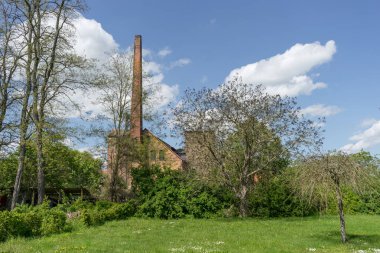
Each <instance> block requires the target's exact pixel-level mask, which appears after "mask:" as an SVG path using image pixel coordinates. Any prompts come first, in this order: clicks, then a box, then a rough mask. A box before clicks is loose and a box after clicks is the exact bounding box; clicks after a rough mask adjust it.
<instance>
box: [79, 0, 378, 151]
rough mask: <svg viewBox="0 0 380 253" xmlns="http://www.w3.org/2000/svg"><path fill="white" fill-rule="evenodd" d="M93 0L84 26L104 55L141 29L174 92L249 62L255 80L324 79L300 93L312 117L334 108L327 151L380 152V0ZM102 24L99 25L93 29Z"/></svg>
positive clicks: (215, 81)
mask: <svg viewBox="0 0 380 253" xmlns="http://www.w3.org/2000/svg"><path fill="white" fill-rule="evenodd" d="M87 4H88V7H89V8H88V10H87V11H86V12H85V13H84V17H85V19H86V20H87V19H88V20H87V21H88V22H89V23H86V22H82V23H80V24H77V26H79V27H80V29H81V30H82V36H81V38H82V39H83V38H86V36H89V37H91V39H92V40H93V43H95V44H96V43H97V45H98V47H93V48H95V49H96V50H97V51H96V52H94V55H96V53H99V50H103V49H104V50H105V49H115V48H119V49H126V48H128V47H130V46H131V45H132V43H133V38H134V35H135V34H141V35H142V36H143V47H144V49H146V50H148V51H147V52H149V53H148V54H146V56H145V60H146V61H150V62H151V63H152V64H151V65H150V67H149V68H150V69H151V70H152V71H153V73H155V74H157V76H159V77H158V80H159V81H160V82H161V83H163V85H164V86H163V87H165V89H163V90H162V91H163V92H164V93H165V92H169V93H170V92H172V95H173V94H174V96H171V97H170V96H169V98H168V100H174V99H175V98H176V97H178V96H180V95H181V93H182V92H183V91H184V90H185V89H186V88H188V87H192V88H200V87H202V86H207V87H210V88H214V87H216V86H217V85H219V84H221V83H223V82H224V81H225V79H226V78H227V77H228V76H229V75H230V73H231V71H233V70H235V69H238V68H242V69H240V71H244V72H245V74H246V75H247V77H246V79H245V80H247V81H257V82H266V81H267V80H271V78H272V77H273V78H277V77H278V79H279V80H272V83H270V82H271V81H269V84H268V85H269V86H270V87H271V88H272V89H274V90H275V89H276V88H281V87H282V88H284V87H287V88H289V89H291V88H294V87H306V86H307V85H309V88H310V87H314V88H312V90H310V89H309V90H308V89H303V90H302V91H299V92H293V94H292V95H297V97H298V101H299V103H300V105H301V106H302V107H303V108H308V110H305V111H304V112H305V113H306V112H308V113H309V116H313V115H326V116H327V117H326V120H327V122H326V125H325V129H326V133H325V137H326V140H325V148H326V149H339V148H341V147H345V149H349V150H351V151H357V150H359V149H361V148H364V149H365V150H369V151H371V152H374V153H380V110H379V108H380V99H378V97H379V94H380V85H379V84H378V82H379V80H380V58H379V55H380V1H375V0H374V1H369V0H368V1H350V0H347V1H331V0H330V1H322V0H319V1H304V0H302V1H301V0H299V1H296V0H292V1H290V0H288V1H280V0H278V1H271V0H262V1H257V0H252V1H243V0H234V1H211V0H210V1H205V0H203V1H199V0H193V1H178V0H177V1H174V0H172V1H169V0H167V1H165V0H162V1H157V0H149V1H148V0H138V1H121V0H119V1H100V0H89V1H88V2H87ZM87 24H89V25H87ZM94 24H97V25H98V27H96V28H94V30H91V29H90V27H91V25H94ZM100 25H101V27H99V26H100ZM87 28H88V30H89V31H88V32H86V31H87V30H86V29H87ZM98 35H99V36H98ZM110 36H111V37H110ZM318 42H319V43H318ZM102 43H103V44H104V47H103V44H102ZM296 44H298V46H295V45H296ZM83 45H84V44H83ZM86 45H87V44H86ZM91 45H92V44H91V43H89V44H88V47H90V46H91ZM95 49H92V50H95ZM87 50H88V51H90V49H89V48H88V49H87ZM286 52H287V53H286ZM89 54H91V53H89ZM260 61H261V62H260ZM257 62H260V64H255V63H257ZM288 62H290V63H289V64H290V65H288V67H285V68H283V65H284V64H287V63H288ZM263 69H264V70H265V71H264V72H263V71H262V70H263ZM260 71H261V72H260ZM271 71H272V72H271ZM291 73H293V75H294V76H289V75H292V74H291ZM262 76H263V77H262ZM259 77H262V79H260V78H259ZM280 79H281V80H280ZM302 82H305V83H302ZM263 84H264V85H265V83H263ZM292 85H293V86H294V87H293V86H292ZM269 86H268V87H269Z"/></svg>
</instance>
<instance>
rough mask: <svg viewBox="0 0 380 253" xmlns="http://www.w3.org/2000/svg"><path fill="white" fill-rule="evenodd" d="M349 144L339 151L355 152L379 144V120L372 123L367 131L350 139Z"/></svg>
mask: <svg viewBox="0 0 380 253" xmlns="http://www.w3.org/2000/svg"><path fill="white" fill-rule="evenodd" d="M350 141H351V143H349V144H347V145H345V146H343V147H342V148H341V150H343V151H346V152H352V153H353V152H357V151H360V150H362V149H368V148H371V147H373V146H376V145H379V144H380V120H376V121H372V124H371V125H370V126H368V128H367V129H365V130H363V131H361V132H360V133H358V134H355V135H353V136H351V137H350Z"/></svg>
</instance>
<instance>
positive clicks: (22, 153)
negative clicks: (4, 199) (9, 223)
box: [11, 140, 26, 210]
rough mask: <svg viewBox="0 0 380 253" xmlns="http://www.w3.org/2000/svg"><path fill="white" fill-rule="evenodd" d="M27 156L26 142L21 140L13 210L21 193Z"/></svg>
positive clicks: (12, 203)
mask: <svg viewBox="0 0 380 253" xmlns="http://www.w3.org/2000/svg"><path fill="white" fill-rule="evenodd" d="M25 154H26V143H25V140H21V143H20V147H19V155H18V165H17V173H16V180H15V185H14V187H13V195H12V202H11V210H12V209H14V208H15V207H16V204H17V200H18V195H19V193H20V187H21V177H22V173H23V171H24V165H25V162H24V161H25Z"/></svg>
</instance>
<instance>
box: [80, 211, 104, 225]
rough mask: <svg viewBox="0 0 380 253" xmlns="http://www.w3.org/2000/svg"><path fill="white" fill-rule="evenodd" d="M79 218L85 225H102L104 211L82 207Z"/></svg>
mask: <svg viewBox="0 0 380 253" xmlns="http://www.w3.org/2000/svg"><path fill="white" fill-rule="evenodd" d="M80 219H81V221H82V222H83V224H84V225H86V226H98V225H103V224H104V223H105V221H106V217H105V215H104V212H103V211H97V210H95V209H83V210H82V211H81V215H80Z"/></svg>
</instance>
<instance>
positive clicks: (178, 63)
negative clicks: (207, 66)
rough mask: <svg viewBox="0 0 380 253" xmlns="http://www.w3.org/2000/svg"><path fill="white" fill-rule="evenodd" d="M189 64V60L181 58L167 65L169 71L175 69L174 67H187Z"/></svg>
mask: <svg viewBox="0 0 380 253" xmlns="http://www.w3.org/2000/svg"><path fill="white" fill-rule="evenodd" d="M190 63H191V60H190V59H189V58H181V59H178V60H176V61H174V62H172V63H170V65H169V69H172V68H175V67H183V66H185V65H188V64H190Z"/></svg>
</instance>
